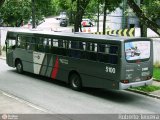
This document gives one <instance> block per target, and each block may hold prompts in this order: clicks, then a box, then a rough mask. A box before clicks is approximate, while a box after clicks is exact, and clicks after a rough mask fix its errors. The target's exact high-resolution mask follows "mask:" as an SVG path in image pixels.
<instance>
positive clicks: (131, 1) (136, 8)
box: [127, 0, 160, 36]
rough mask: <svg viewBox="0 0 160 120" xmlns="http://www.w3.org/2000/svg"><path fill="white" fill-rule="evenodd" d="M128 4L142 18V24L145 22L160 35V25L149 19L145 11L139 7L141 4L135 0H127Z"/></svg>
mask: <svg viewBox="0 0 160 120" xmlns="http://www.w3.org/2000/svg"><path fill="white" fill-rule="evenodd" d="M127 4H128V5H129V6H130V8H132V9H133V12H134V13H135V14H136V15H137V17H138V18H139V19H140V22H141V23H142V24H145V25H146V26H147V27H149V28H150V29H152V30H153V31H154V32H155V33H157V34H158V35H159V36H160V26H158V25H157V24H156V23H155V22H153V21H151V20H149V19H148V18H147V17H146V16H145V15H144V14H143V11H142V10H141V9H140V8H139V6H138V5H137V4H136V3H135V2H134V0H127Z"/></svg>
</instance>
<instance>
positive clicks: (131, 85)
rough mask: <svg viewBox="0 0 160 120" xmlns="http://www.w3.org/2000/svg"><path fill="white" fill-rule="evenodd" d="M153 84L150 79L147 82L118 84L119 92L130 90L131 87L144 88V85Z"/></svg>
mask: <svg viewBox="0 0 160 120" xmlns="http://www.w3.org/2000/svg"><path fill="white" fill-rule="evenodd" d="M152 82H153V80H152V79H150V80H147V81H140V82H135V83H128V84H124V83H119V90H123V89H127V88H132V87H139V86H146V85H151V84H152Z"/></svg>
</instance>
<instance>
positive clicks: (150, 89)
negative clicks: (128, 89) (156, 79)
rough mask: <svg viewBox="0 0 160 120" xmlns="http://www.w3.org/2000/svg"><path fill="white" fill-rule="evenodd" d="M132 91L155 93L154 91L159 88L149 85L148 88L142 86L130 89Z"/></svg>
mask: <svg viewBox="0 0 160 120" xmlns="http://www.w3.org/2000/svg"><path fill="white" fill-rule="evenodd" d="M132 89H135V90H140V91H143V92H153V91H156V90H160V87H159V86H154V85H149V86H143V87H135V88H132Z"/></svg>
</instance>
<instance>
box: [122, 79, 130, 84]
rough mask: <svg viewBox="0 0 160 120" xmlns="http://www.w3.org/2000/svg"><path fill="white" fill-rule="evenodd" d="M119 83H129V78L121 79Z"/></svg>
mask: <svg viewBox="0 0 160 120" xmlns="http://www.w3.org/2000/svg"><path fill="white" fill-rule="evenodd" d="M121 83H124V84H127V83H129V80H121Z"/></svg>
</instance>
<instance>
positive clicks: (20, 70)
mask: <svg viewBox="0 0 160 120" xmlns="http://www.w3.org/2000/svg"><path fill="white" fill-rule="evenodd" d="M16 70H17V72H18V73H20V74H21V73H23V65H22V62H21V61H20V60H17V61H16Z"/></svg>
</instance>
